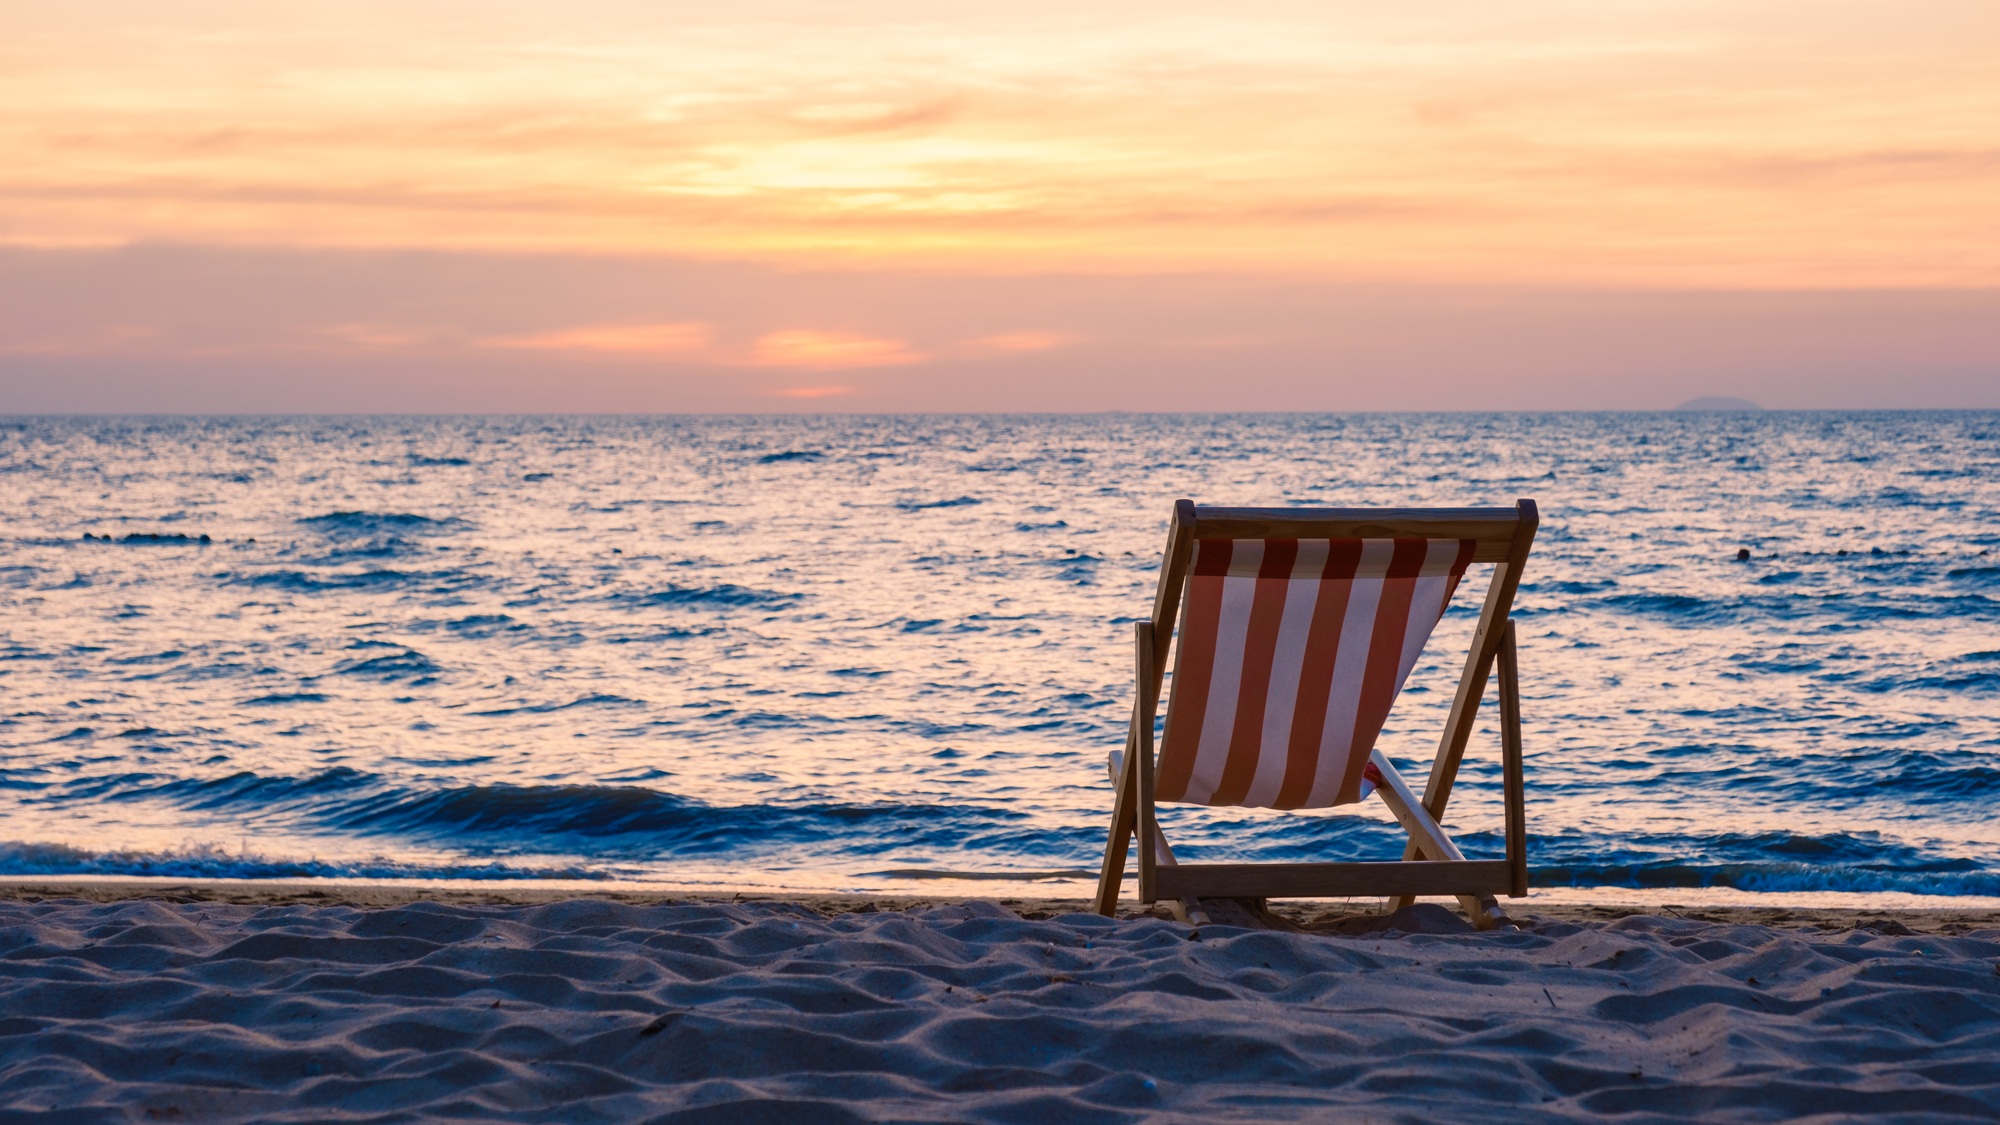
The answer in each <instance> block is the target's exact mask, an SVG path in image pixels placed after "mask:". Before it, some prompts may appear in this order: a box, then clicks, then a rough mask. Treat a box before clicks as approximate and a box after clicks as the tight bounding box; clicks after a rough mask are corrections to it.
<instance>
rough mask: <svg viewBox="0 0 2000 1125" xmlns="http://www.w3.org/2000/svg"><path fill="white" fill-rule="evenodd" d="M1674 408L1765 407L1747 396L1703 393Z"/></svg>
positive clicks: (1753, 408)
mask: <svg viewBox="0 0 2000 1125" xmlns="http://www.w3.org/2000/svg"><path fill="white" fill-rule="evenodd" d="M1674 409H1675V410H1700V411H1727V410H1762V409H1764V408H1763V407H1761V406H1759V405H1757V404H1756V403H1754V402H1751V401H1750V400H1749V399H1747V398H1736V397H1735V396H1733V395H1703V396H1701V397H1700V398H1691V399H1689V400H1687V401H1686V402H1684V403H1681V404H1680V405H1679V406H1676V407H1674Z"/></svg>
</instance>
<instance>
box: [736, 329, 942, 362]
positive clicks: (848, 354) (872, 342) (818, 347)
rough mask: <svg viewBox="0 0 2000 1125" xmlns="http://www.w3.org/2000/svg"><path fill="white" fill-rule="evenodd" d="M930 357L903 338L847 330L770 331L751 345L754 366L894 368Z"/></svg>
mask: <svg viewBox="0 0 2000 1125" xmlns="http://www.w3.org/2000/svg"><path fill="white" fill-rule="evenodd" d="M929 358H930V357H929V356H927V355H925V354H924V353H922V352H918V351H913V350H911V348H910V346H909V345H908V344H906V343H904V342H903V341H901V340H885V339H880V338H878V337H874V336H859V335H855V334H853V333H848V332H813V331H805V330H794V331H787V332H770V333H767V334H765V335H763V336H761V337H759V338H758V340H757V343H756V345H755V346H754V347H752V348H751V351H750V356H749V359H748V361H747V362H748V363H749V365H750V366H752V367H800V368H809V369H814V370H838V369H840V368H846V367H894V366H900V365H902V364H906V363H922V362H923V361H924V360H926V359H929Z"/></svg>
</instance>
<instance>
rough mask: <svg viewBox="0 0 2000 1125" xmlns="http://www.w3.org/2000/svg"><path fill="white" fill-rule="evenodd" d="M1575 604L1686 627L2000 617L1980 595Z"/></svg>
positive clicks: (1624, 597)
mask: <svg viewBox="0 0 2000 1125" xmlns="http://www.w3.org/2000/svg"><path fill="white" fill-rule="evenodd" d="M1576 604H1577V607H1578V608H1587V607H1601V608H1606V609H1611V610H1614V611H1618V612H1622V613H1630V614H1634V615H1637V616H1642V617H1649V618H1653V619H1654V620H1658V621H1662V622H1665V623H1667V624H1672V625H1682V626H1696V625H1742V624H1757V623H1760V622H1772V621H1796V620H1800V619H1804V618H1814V617H1833V618H1837V619H1839V620H1842V621H1850V622H1872V621H1895V620H1904V621H1908V620H1936V619H1939V618H1954V619H1965V618H2000V601H1996V600H1994V599H1992V598H1988V597H1985V596H1984V595H1980V594H1959V595H1954V596H1950V597H1927V598H1887V597H1881V596H1852V595H1847V594H1797V595H1790V596H1787V595H1785V594H1781V593H1771V594H1760V595H1754V596H1749V597H1716V598H1704V597H1698V596H1695V595H1693V594H1613V595H1610V596H1608V597H1603V598H1598V599H1596V600H1594V601H1586V602H1578V603H1576Z"/></svg>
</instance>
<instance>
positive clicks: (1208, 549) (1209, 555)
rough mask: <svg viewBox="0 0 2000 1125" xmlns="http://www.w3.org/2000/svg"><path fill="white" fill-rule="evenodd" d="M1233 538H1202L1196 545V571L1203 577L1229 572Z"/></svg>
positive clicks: (1217, 576)
mask: <svg viewBox="0 0 2000 1125" xmlns="http://www.w3.org/2000/svg"><path fill="white" fill-rule="evenodd" d="M1235 542H1236V541H1235V540H1233V539H1201V540H1197V541H1196V542H1195V545H1194V573H1195V574H1197V575H1199V576H1201V577H1203V578H1220V577H1222V576H1223V575H1225V574H1228V573H1229V557H1230V554H1231V550H1230V548H1231V547H1232V546H1234V544H1235Z"/></svg>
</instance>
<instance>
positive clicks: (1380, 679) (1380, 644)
mask: <svg viewBox="0 0 2000 1125" xmlns="http://www.w3.org/2000/svg"><path fill="white" fill-rule="evenodd" d="M1473 547H1474V541H1473V540H1471V539H1204V540H1201V541H1200V542H1199V543H1198V544H1197V548H1196V553H1195V558H1194V566H1193V572H1192V573H1191V574H1190V576H1189V578H1188V585H1187V599H1186V602H1185V605H1184V609H1183V616H1182V618H1181V637H1180V645H1179V656H1178V658H1177V661H1176V664H1175V667H1174V676H1173V681H1172V686H1173V694H1172V696H1171V697H1170V699H1169V700H1168V708H1167V729H1166V734H1165V737H1164V739H1163V740H1162V742H1161V746H1160V757H1159V775H1158V781H1157V784H1156V799H1157V800H1160V801H1177V802H1182V803H1189V804H1198V805H1234V806H1242V807H1250V808H1270V809H1300V808H1325V807H1328V806H1330V805H1344V804H1348V803H1351V802H1354V801H1359V800H1361V799H1362V798H1364V797H1366V796H1368V794H1369V793H1370V792H1372V791H1373V789H1374V785H1372V784H1371V783H1370V782H1371V780H1372V779H1371V778H1369V777H1367V776H1366V774H1367V773H1368V772H1369V765H1368V755H1369V752H1370V751H1371V750H1373V749H1374V747H1375V740H1376V738H1377V737H1378V736H1379V735H1380V734H1381V733H1382V724H1383V723H1384V722H1385V721H1387V719H1388V717H1389V708H1390V706H1391V705H1393V704H1394V703H1395V701H1396V694H1397V693H1398V692H1400V691H1401V690H1402V687H1403V681H1404V680H1406V679H1408V678H1409V675H1410V669H1411V668H1413V667H1415V666H1416V663H1417V656H1418V655H1419V654H1420V653H1422V652H1423V648H1424V644H1425V642H1427V641H1428V640H1429V639H1430V635H1431V631H1432V630H1433V629H1435V628H1436V627H1437V623H1438V620H1439V619H1440V618H1441V617H1443V616H1444V611H1445V607H1446V605H1448V604H1449V603H1450V601H1451V595H1452V592H1453V591H1454V590H1456V589H1457V588H1458V582H1459V579H1461V578H1463V577H1464V576H1465V569H1466V567H1467V566H1468V565H1469V564H1470V563H1471V561H1472V553H1473Z"/></svg>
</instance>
